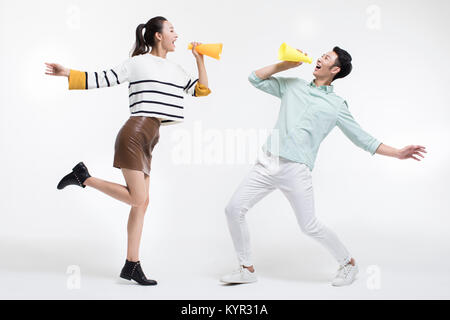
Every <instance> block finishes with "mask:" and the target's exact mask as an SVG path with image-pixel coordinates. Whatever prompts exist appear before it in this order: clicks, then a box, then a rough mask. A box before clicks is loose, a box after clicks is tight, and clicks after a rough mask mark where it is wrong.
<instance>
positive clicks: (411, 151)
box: [397, 145, 427, 161]
mask: <svg viewBox="0 0 450 320" xmlns="http://www.w3.org/2000/svg"><path fill="white" fill-rule="evenodd" d="M421 152H424V153H427V152H426V151H425V147H424V146H418V145H410V146H406V147H404V148H403V149H400V150H398V155H397V158H398V159H400V160H403V159H409V158H413V159H415V160H417V161H420V159H419V158H416V157H415V155H418V156H420V157H422V158H424V156H423V155H422V154H421Z"/></svg>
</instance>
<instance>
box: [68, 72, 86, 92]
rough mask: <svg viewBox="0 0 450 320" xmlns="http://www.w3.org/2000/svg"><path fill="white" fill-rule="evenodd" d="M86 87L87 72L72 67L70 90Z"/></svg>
mask: <svg viewBox="0 0 450 320" xmlns="http://www.w3.org/2000/svg"><path fill="white" fill-rule="evenodd" d="M83 89H86V72H82V71H78V70H73V69H70V73H69V90H83Z"/></svg>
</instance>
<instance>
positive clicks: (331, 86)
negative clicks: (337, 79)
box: [309, 80, 333, 93]
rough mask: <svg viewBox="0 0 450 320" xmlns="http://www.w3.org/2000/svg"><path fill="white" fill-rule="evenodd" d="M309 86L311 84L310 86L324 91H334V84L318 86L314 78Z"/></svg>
mask: <svg viewBox="0 0 450 320" xmlns="http://www.w3.org/2000/svg"><path fill="white" fill-rule="evenodd" d="M309 86H310V87H314V88H317V89H319V90H323V91H325V92H326V93H331V92H333V85H329V86H320V87H318V86H316V84H315V83H314V80H312V81H311V82H310V83H309Z"/></svg>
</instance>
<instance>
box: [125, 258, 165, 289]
mask: <svg viewBox="0 0 450 320" xmlns="http://www.w3.org/2000/svg"><path fill="white" fill-rule="evenodd" d="M120 277H121V278H123V279H127V280H134V281H136V282H137V283H139V284H140V285H143V286H154V285H156V284H157V282H156V281H155V280H151V279H147V277H146V276H145V274H144V271H142V268H141V263H140V262H139V261H137V262H132V261H128V260H125V265H124V266H123V268H122V272H121V273H120Z"/></svg>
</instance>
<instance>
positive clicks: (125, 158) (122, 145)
mask: <svg viewBox="0 0 450 320" xmlns="http://www.w3.org/2000/svg"><path fill="white" fill-rule="evenodd" d="M160 125H161V124H160V122H159V120H158V119H156V118H153V117H143V116H130V118H129V119H128V120H127V122H125V124H124V125H123V126H122V128H121V129H120V131H119V133H118V134H117V137H116V143H115V145H114V162H113V167H115V168H119V169H120V168H126V169H133V170H138V171H142V172H144V173H145V174H146V175H150V167H151V161H152V151H153V148H154V147H155V145H156V144H157V143H158V140H159V127H160Z"/></svg>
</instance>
